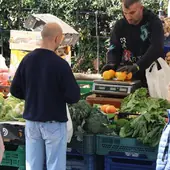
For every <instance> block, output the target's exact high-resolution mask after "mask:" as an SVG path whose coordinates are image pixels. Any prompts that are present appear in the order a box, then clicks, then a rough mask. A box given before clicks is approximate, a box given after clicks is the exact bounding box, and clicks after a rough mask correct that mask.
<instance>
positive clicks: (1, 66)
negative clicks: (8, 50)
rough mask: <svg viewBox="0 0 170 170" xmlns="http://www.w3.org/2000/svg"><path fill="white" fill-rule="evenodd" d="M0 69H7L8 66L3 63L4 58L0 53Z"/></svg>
mask: <svg viewBox="0 0 170 170" xmlns="http://www.w3.org/2000/svg"><path fill="white" fill-rule="evenodd" d="M0 69H7V70H8V67H7V66H6V64H5V58H4V57H3V56H2V54H0Z"/></svg>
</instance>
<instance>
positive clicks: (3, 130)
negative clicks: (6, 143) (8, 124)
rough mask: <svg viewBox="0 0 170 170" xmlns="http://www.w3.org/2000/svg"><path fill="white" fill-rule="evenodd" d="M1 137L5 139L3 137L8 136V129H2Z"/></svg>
mask: <svg viewBox="0 0 170 170" xmlns="http://www.w3.org/2000/svg"><path fill="white" fill-rule="evenodd" d="M2 135H3V136H4V137H5V136H8V129H6V128H2Z"/></svg>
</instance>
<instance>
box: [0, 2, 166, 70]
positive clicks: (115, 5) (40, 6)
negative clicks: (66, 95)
mask: <svg viewBox="0 0 170 170" xmlns="http://www.w3.org/2000/svg"><path fill="white" fill-rule="evenodd" d="M164 1H165V2H166V0H164ZM144 5H145V6H146V7H147V8H149V9H152V10H153V11H154V12H156V13H158V9H159V1H153V0H145V1H144ZM166 5H167V2H166V3H165V8H166V7H167V6H166ZM0 6H1V8H0V21H1V22H0V24H1V27H3V29H5V30H8V31H9V30H10V29H24V28H23V23H24V19H25V17H27V16H28V15H29V14H31V13H51V14H53V15H56V16H58V17H59V18H61V19H62V20H64V21H65V22H67V23H68V24H70V25H71V26H73V27H74V28H75V29H76V30H77V31H78V32H79V33H80V40H79V42H78V43H77V45H76V46H75V48H74V53H73V55H74V57H75V59H76V60H78V59H80V58H81V67H80V66H78V65H77V67H75V66H74V69H75V71H87V69H88V68H92V69H93V62H92V61H93V60H94V59H96V56H97V38H96V16H97V21H98V25H97V29H98V35H99V43H100V48H99V50H100V51H99V55H100V61H101V66H100V67H102V65H103V64H104V62H105V54H106V50H107V49H106V47H105V41H106V40H107V39H108V38H109V36H110V30H111V28H112V26H113V25H114V23H115V21H116V20H117V19H119V18H120V17H122V12H121V2H120V0H1V1H0ZM8 31H7V32H8ZM3 34H4V32H3ZM4 37H5V40H4V45H5V46H4V48H5V49H4V53H5V57H7V58H9V49H8V39H9V33H5V34H4ZM76 60H75V61H76ZM73 63H74V62H73Z"/></svg>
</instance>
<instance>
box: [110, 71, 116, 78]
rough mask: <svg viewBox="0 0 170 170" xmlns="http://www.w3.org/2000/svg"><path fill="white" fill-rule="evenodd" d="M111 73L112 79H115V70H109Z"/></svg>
mask: <svg viewBox="0 0 170 170" xmlns="http://www.w3.org/2000/svg"><path fill="white" fill-rule="evenodd" d="M109 73H110V74H111V77H112V78H114V76H115V71H114V70H109Z"/></svg>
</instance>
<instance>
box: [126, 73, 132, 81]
mask: <svg viewBox="0 0 170 170" xmlns="http://www.w3.org/2000/svg"><path fill="white" fill-rule="evenodd" d="M131 79H132V73H131V72H130V73H128V74H127V75H126V80H131Z"/></svg>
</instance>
